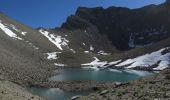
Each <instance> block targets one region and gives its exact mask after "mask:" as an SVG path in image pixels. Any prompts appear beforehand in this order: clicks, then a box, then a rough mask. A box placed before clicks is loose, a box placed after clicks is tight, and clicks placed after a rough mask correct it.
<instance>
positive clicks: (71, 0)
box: [0, 0, 165, 28]
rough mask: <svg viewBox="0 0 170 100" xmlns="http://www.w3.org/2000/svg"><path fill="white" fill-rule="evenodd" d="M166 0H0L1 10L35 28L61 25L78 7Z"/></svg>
mask: <svg viewBox="0 0 170 100" xmlns="http://www.w3.org/2000/svg"><path fill="white" fill-rule="evenodd" d="M162 2H165V0H0V11H1V12H4V13H5V14H6V15H7V16H9V17H11V18H13V19H15V20H17V21H19V22H22V23H24V24H26V25H29V26H31V27H33V28H36V27H46V28H53V27H59V26H60V25H61V24H62V23H63V22H64V21H65V20H66V18H67V17H68V16H69V15H71V14H74V13H75V11H76V9H77V7H79V6H83V7H98V6H102V7H104V8H107V7H109V6H121V7H128V8H139V7H142V6H145V5H148V4H160V3H162Z"/></svg>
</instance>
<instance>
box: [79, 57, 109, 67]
mask: <svg viewBox="0 0 170 100" xmlns="http://www.w3.org/2000/svg"><path fill="white" fill-rule="evenodd" d="M93 58H94V59H95V60H94V61H92V62H91V63H86V64H81V65H82V66H87V67H84V68H92V69H96V70H97V69H98V68H102V67H104V65H106V64H107V61H104V62H100V60H99V59H98V58H97V57H93Z"/></svg>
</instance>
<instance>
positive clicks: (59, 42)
mask: <svg viewBox="0 0 170 100" xmlns="http://www.w3.org/2000/svg"><path fill="white" fill-rule="evenodd" d="M39 32H40V33H41V34H43V35H44V36H45V37H46V38H48V40H49V41H50V42H52V43H53V44H54V45H56V46H57V47H58V48H59V49H60V50H63V48H62V46H68V44H67V43H68V42H69V41H68V40H67V39H65V38H62V37H61V36H59V35H58V36H56V35H54V34H50V33H49V32H48V31H44V30H42V29H41V30H39Z"/></svg>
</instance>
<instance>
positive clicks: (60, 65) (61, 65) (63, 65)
mask: <svg viewBox="0 0 170 100" xmlns="http://www.w3.org/2000/svg"><path fill="white" fill-rule="evenodd" d="M54 65H56V66H59V67H65V66H67V65H66V64H60V63H54Z"/></svg>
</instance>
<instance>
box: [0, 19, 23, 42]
mask: <svg viewBox="0 0 170 100" xmlns="http://www.w3.org/2000/svg"><path fill="white" fill-rule="evenodd" d="M0 28H1V29H2V31H4V32H5V33H6V34H7V35H8V36H10V37H12V38H14V39H19V40H23V39H22V38H20V37H18V36H17V35H16V34H15V33H14V32H12V31H11V30H10V29H8V27H7V26H5V25H3V24H2V21H1V20H0Z"/></svg>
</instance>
